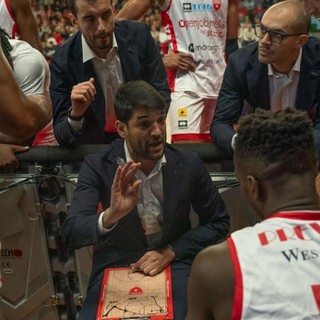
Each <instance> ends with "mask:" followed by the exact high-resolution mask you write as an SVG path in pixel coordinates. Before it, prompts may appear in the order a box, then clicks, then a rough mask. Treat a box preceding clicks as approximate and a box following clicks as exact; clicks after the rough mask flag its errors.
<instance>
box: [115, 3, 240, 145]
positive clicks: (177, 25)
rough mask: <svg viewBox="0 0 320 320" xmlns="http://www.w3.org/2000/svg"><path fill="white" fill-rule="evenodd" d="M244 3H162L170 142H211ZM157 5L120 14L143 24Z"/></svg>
mask: <svg viewBox="0 0 320 320" xmlns="http://www.w3.org/2000/svg"><path fill="white" fill-rule="evenodd" d="M239 2H240V1H239V0H229V1H223V0H210V1H207V0H198V1H196V2H190V1H181V0H160V1H158V2H157V3H158V4H159V7H160V11H161V18H162V25H163V26H164V29H165V31H166V33H167V35H169V39H170V40H169V46H170V48H169V54H168V55H165V56H164V58H163V62H164V65H165V66H166V68H167V75H168V82H169V86H170V89H171V92H172V94H171V105H170V108H169V113H168V118H169V120H170V129H171V142H183V143H201V142H211V138H210V134H209V129H210V123H211V120H212V117H213V114H214V109H215V106H216V100H217V97H218V94H219V90H220V86H221V83H222V78H223V74H224V70H225V66H226V56H225V55H226V53H231V52H232V51H234V50H235V49H237V48H238V44H237V37H238V27H239ZM153 3H155V0H129V1H128V2H127V3H126V4H125V6H124V7H123V8H122V10H120V12H119V13H118V14H117V18H121V19H139V18H141V17H142V16H143V15H144V14H145V13H146V12H147V10H148V9H149V8H150V7H151V5H152V4H153Z"/></svg>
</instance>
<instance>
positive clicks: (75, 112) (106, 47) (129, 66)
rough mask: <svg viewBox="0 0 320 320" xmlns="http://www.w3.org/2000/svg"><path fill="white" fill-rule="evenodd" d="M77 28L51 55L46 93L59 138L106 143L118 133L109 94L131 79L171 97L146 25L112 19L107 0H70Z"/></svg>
mask: <svg viewBox="0 0 320 320" xmlns="http://www.w3.org/2000/svg"><path fill="white" fill-rule="evenodd" d="M68 3H69V8H70V11H71V15H70V19H71V21H72V23H73V25H74V26H76V27H77V28H79V30H80V31H79V32H76V33H75V34H74V35H73V36H72V37H71V38H70V39H68V41H66V42H65V43H64V44H63V45H62V46H60V47H58V48H57V49H56V51H55V53H54V55H53V56H52V58H51V62H50V70H51V87H50V93H51V98H52V104H53V113H54V131H55V136H56V139H57V141H58V142H59V144H61V145H73V144H81V143H82V144H85V143H91V144H93V143H110V142H111V141H112V140H114V139H115V138H117V137H119V135H118V134H117V130H116V128H115V113H114V106H113V100H114V96H115V93H116V91H117V89H118V88H119V86H120V85H121V84H123V83H124V82H127V81H130V80H145V81H147V82H149V83H150V84H152V85H153V86H154V87H155V88H156V89H157V90H158V91H159V92H160V93H161V94H162V95H163V97H164V99H165V101H166V103H167V104H169V103H170V90H169V87H168V83H167V79H166V73H165V68H164V66H163V63H162V60H161V56H160V53H159V50H158V48H157V46H156V44H155V42H154V40H153V38H152V36H151V34H150V31H149V29H148V27H147V26H146V25H144V24H143V23H140V22H135V21H116V22H115V21H114V12H113V8H112V3H111V0H94V1H88V0H69V1H68Z"/></svg>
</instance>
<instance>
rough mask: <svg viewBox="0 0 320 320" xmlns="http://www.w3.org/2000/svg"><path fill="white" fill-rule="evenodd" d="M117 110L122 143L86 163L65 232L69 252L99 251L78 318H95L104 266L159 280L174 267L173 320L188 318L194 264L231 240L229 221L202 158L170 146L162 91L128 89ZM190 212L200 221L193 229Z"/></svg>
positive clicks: (134, 84) (135, 84) (140, 84)
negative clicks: (204, 253) (203, 251)
mask: <svg viewBox="0 0 320 320" xmlns="http://www.w3.org/2000/svg"><path fill="white" fill-rule="evenodd" d="M115 111H116V116H117V121H116V128H117V130H118V132H119V134H120V136H121V137H122V138H123V139H118V140H116V141H113V142H112V143H111V145H109V146H108V148H107V149H106V150H105V151H104V152H102V153H100V154H96V155H89V156H87V157H86V158H85V160H84V163H83V165H82V168H81V171H80V175H79V178H78V183H77V187H76V190H75V192H74V196H73V200H72V202H71V206H70V211H69V214H68V216H67V217H66V220H65V221H64V224H63V226H62V230H61V233H62V236H63V239H64V241H65V243H66V244H67V246H68V247H70V248H74V249H78V248H81V247H83V246H87V245H95V251H94V257H93V269H92V275H91V281H90V284H89V289H88V292H87V298H86V300H85V302H84V305H83V308H82V310H81V312H80V316H79V320H83V319H85V320H87V319H95V315H96V312H97V306H98V301H99V295H100V289H101V282H102V276H103V271H104V270H105V268H108V267H116V266H118V267H119V266H120V267H121V266H122V267H129V266H130V268H131V271H132V272H136V271H140V272H143V273H144V274H147V275H150V276H154V275H156V274H158V273H159V272H161V271H162V270H164V269H165V267H166V266H168V265H169V264H170V265H171V272H172V285H173V304H174V306H173V310H174V319H175V320H183V319H185V315H186V308H187V279H188V274H189V271H190V266H191V262H192V259H193V257H194V256H195V255H196V254H197V252H199V251H200V250H201V249H202V248H204V247H206V246H208V245H209V244H213V243H216V242H218V241H220V240H221V239H223V238H224V237H225V236H226V234H227V233H228V230H229V217H228V215H227V213H226V210H225V206H224V203H223V201H222V199H221V198H220V195H219V192H218V191H217V189H216V187H215V186H214V184H213V183H212V181H211V178H210V175H209V174H208V172H207V169H206V167H205V165H204V164H203V162H202V161H201V159H200V158H199V157H198V156H197V155H196V154H193V153H189V152H186V151H181V150H179V149H176V148H175V147H174V146H173V145H170V144H166V143H165V141H166V114H167V105H166V103H165V101H164V100H163V98H162V97H161V95H160V94H159V93H158V92H157V90H156V89H154V88H153V87H152V86H151V85H150V84H148V83H146V82H144V81H131V82H128V83H126V84H125V85H124V86H122V87H121V88H120V89H119V91H118V93H117V95H116V98H115ZM117 159H118V160H119V159H120V160H122V161H121V162H123V163H125V164H124V165H118V163H117ZM99 203H101V206H102V209H101V210H100V211H99V209H97V208H98V207H99V205H98V204H99ZM191 206H192V207H193V209H194V211H195V212H196V213H197V214H198V216H199V224H198V226H196V227H194V228H193V229H192V228H191V221H190V217H189V215H190V210H191ZM97 210H98V214H97Z"/></svg>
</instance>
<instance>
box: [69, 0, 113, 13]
mask: <svg viewBox="0 0 320 320" xmlns="http://www.w3.org/2000/svg"><path fill="white" fill-rule="evenodd" d="M76 1H77V0H67V5H68V8H69V10H70V12H71V13H72V14H73V15H74V16H76V15H77V12H78V10H77V5H76ZM87 1H88V2H91V3H95V2H96V1H97V0H87ZM109 1H110V2H111V4H112V0H109Z"/></svg>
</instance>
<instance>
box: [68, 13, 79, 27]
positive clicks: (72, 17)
mask: <svg viewBox="0 0 320 320" xmlns="http://www.w3.org/2000/svg"><path fill="white" fill-rule="evenodd" d="M69 19H70V22H71V23H72V25H73V26H74V27H75V29H77V30H78V29H79V24H78V20H77V18H76V17H75V16H74V15H73V14H72V13H69Z"/></svg>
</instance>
